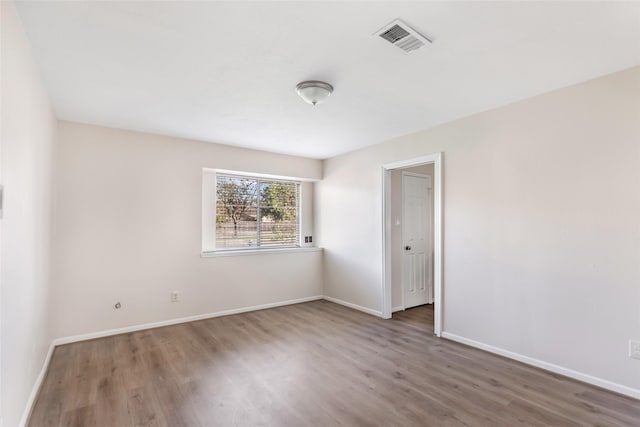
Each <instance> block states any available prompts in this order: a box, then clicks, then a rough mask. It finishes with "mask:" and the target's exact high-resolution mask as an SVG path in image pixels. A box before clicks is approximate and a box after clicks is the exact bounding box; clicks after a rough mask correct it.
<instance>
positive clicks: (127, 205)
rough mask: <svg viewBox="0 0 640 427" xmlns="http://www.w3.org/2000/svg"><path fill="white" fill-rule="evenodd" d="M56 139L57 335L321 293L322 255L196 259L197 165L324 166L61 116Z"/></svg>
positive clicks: (279, 171)
mask: <svg viewBox="0 0 640 427" xmlns="http://www.w3.org/2000/svg"><path fill="white" fill-rule="evenodd" d="M59 144H60V148H59V156H58V185H57V193H56V194H57V200H56V218H57V220H56V241H55V272H54V274H55V276H54V279H55V283H56V288H57V292H56V299H55V304H54V307H56V312H55V317H54V319H55V321H54V323H53V326H54V332H55V336H56V337H66V336H72V335H77V334H84V333H91V332H98V331H104V330H108V329H113V328H120V327H126V326H131V325H139V324H144V323H150V322H156V321H164V320H169V319H174V318H181V317H186V316H192V315H199V314H206V313H212V312H218V311H222V310H228V309H236V308H243V307H249V306H255V305H261V304H268V303H275V302H280V301H287V300H292V299H298V298H306V297H312V296H317V295H322V253H321V252H304V253H287V254H269V255H264V254H261V255H243V256H234V257H228V256H227V257H217V258H201V257H200V250H201V213H202V168H204V167H206V168H220V169H227V170H234V171H245V172H254V173H263V174H272V175H281V176H293V177H299V178H308V179H319V178H321V162H320V161H318V160H311V159H303V158H298V157H291V156H284V155H278V154H269V153H264V152H259V151H253V150H247V149H241V148H233V147H228V146H223V145H216V144H210V143H204V142H196V141H189V140H183V139H177V138H169V137H163V136H158V135H151V134H144V133H138V132H128V131H122V130H115V129H109V128H103V127H98V126H89V125H81V124H74V123H68V122H61V123H60V131H59ZM304 192H305V191H304V189H303V193H304ZM305 206H306V209H305ZM303 210H304V211H305V212H306V213H305V215H308V217H310V218H308V220H307V221H306V227H307V228H306V229H305V230H303V232H304V233H308V234H312V231H313V229H312V227H311V228H309V227H310V224H309V223H312V212H313V208H312V207H309V204H308V202H303ZM173 290H177V291H179V292H180V299H181V300H180V302H177V303H171V302H170V292H171V291H173ZM116 301H120V302H121V303H122V308H121V309H120V310H114V308H113V306H114V304H115V302H116Z"/></svg>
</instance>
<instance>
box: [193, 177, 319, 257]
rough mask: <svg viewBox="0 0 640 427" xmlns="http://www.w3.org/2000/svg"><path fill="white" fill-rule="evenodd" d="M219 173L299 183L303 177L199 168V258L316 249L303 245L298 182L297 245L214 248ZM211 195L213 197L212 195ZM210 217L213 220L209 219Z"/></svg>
mask: <svg viewBox="0 0 640 427" xmlns="http://www.w3.org/2000/svg"><path fill="white" fill-rule="evenodd" d="M218 174H221V175H236V176H246V177H247V178H255V179H269V180H278V181H292V182H296V183H298V184H301V183H302V181H307V180H302V179H299V178H294V177H288V176H280V175H267V174H260V173H250V172H240V171H233V170H226V169H209V168H203V169H202V252H201V255H202V257H216V256H233V255H251V254H260V253H287V252H306V251H316V250H319V249H318V248H315V247H302V239H303V238H304V237H303V236H302V234H303V232H302V230H303V229H302V226H303V224H302V216H303V215H302V203H301V201H302V197H303V194H302V192H303V190H302V185H300V188H299V193H298V219H297V220H298V229H299V230H300V232H299V235H298V239H299V240H298V243H297V246H291V247H280V248H278V247H276V248H272V247H266V248H257V247H252V248H234V249H217V248H216V221H215V218H216V197H215V194H216V187H217V185H216V184H217V180H216V177H217V175H218ZM212 195H213V197H212ZM212 219H213V220H212Z"/></svg>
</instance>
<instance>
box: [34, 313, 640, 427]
mask: <svg viewBox="0 0 640 427" xmlns="http://www.w3.org/2000/svg"><path fill="white" fill-rule="evenodd" d="M426 310H428V307H427V309H426ZM419 316H425V310H424V309H423V310H422V311H421V310H420V309H416V311H412V310H407V311H406V312H404V313H400V314H398V315H397V316H395V319H394V320H382V319H379V318H376V317H372V316H369V315H367V314H364V313H361V312H358V311H354V310H351V309H349V308H345V307H342V306H339V305H336V304H333V303H330V302H326V301H314V302H310V303H305V304H297V305H292V306H286V307H279V308H274V309H270V310H263V311H256V312H252V313H245V314H239V315H233V316H226V317H219V318H215V319H209V320H202V321H197V322H192V323H185V324H180V325H175V326H168V327H164V328H158V329H150V330H145V331H140V332H134V333H129V334H123V335H117V336H113V337H107V338H101V339H96V340H91V341H84V342H79V343H74V344H69V345H64V346H60V347H57V348H56V350H55V353H54V355H53V358H52V361H51V365H50V368H49V372H48V374H47V377H46V379H45V381H44V384H43V387H42V389H41V392H40V395H39V397H38V399H37V402H36V405H35V407H34V410H33V413H32V416H31V419H30V424H29V425H30V426H32V427H40V426H94V425H97V426H133V425H136V426H137V425H147V426H149V425H157V426H235V425H242V426H258V425H264V426H305V425H312V426H338V425H343V426H517V425H527V426H585V425H594V426H595V425H597V426H638V425H640V401H638V400H634V399H631V398H627V397H624V396H621V395H617V394H615V393H611V392H608V391H605V390H602V389H599V388H596V387H592V386H590V385H587V384H583V383H580V382H577V381H574V380H571V379H569V378H565V377H562V376H559V375H555V374H552V373H549V372H546V371H543V370H540V369H537V368H534V367H530V366H527V365H523V364H521V363H518V362H515V361H512V360H509V359H505V358H502V357H500V356H495V355H492V354H489V353H486V352H483V351H480V350H477V349H474V348H470V347H467V346H464V345H461V344H457V343H454V342H451V341H447V340H444V339H438V338H436V337H434V336H433V335H432V331H430V330H429V327H428V326H426V327H422V323H420V322H417V323H416V317H419Z"/></svg>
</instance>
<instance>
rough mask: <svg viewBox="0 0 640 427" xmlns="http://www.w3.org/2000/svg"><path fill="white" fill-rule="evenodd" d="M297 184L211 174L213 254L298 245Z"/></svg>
mask: <svg viewBox="0 0 640 427" xmlns="http://www.w3.org/2000/svg"><path fill="white" fill-rule="evenodd" d="M299 206H300V183H299V182H295V181H286V180H276V179H265V178H258V177H251V176H237V175H230V174H222V173H216V174H215V250H238V249H261V248H292V247H298V246H299V245H300V214H299V211H300V209H299Z"/></svg>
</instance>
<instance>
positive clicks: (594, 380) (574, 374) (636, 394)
mask: <svg viewBox="0 0 640 427" xmlns="http://www.w3.org/2000/svg"><path fill="white" fill-rule="evenodd" d="M442 338H446V339H448V340H451V341H456V342H459V343H461V344H466V345H468V346H471V347H475V348H479V349H480V350H484V351H488V352H489V353H495V354H499V355H500V356H504V357H507V358H509V359H513V360H517V361H518V362H522V363H526V364H527V365H531V366H535V367H537V368H541V369H544V370H547V371H551V372H554V373H556V374H560V375H564V376H565V377H569V378H573V379H575V380H578V381H582V382H585V383H588V384H592V385H595V386H598V387H602V388H604V389H607V390H611V391H615V392H616V393H620V394H624V395H626V396H630V397H633V398H635V399H640V390H638V389H635V388H631V387H627V386H625V385H622V384H617V383H614V382H612V381H608V380H604V379H602V378H598V377H594V376H591V375H588V374H584V373H582V372H578V371H574V370H572V369H569V368H565V367H562V366H558V365H554V364H553V363H549V362H544V361H542V360H538V359H534V358H533V357H529V356H524V355H522V354H519V353H514V352H512V351H509V350H504V349H502V348H499V347H494V346H492V345H489V344H484V343H481V342H478V341H474V340H472V339H469V338H465V337H461V336H459V335H455V334H450V333H449V332H442Z"/></svg>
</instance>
